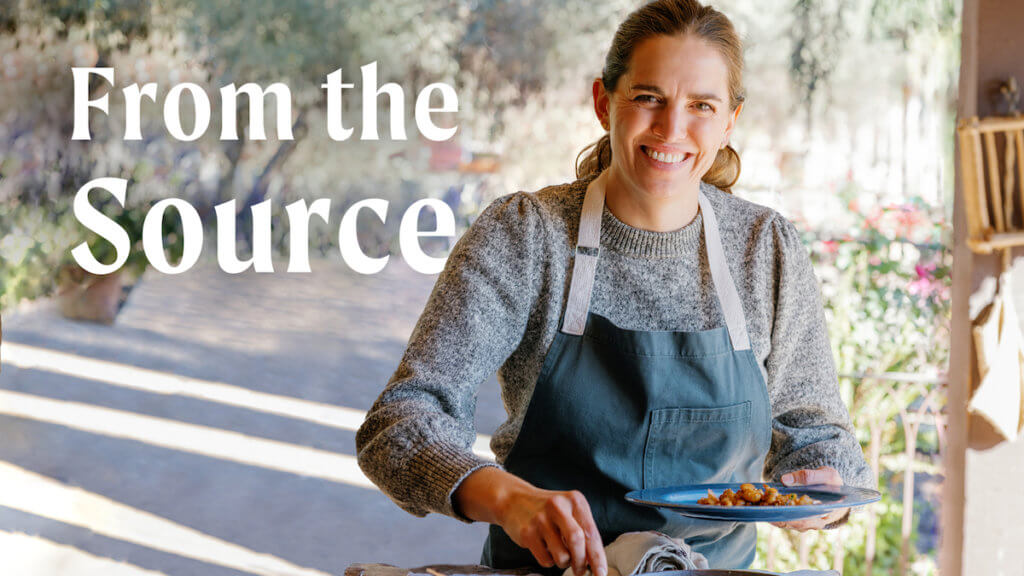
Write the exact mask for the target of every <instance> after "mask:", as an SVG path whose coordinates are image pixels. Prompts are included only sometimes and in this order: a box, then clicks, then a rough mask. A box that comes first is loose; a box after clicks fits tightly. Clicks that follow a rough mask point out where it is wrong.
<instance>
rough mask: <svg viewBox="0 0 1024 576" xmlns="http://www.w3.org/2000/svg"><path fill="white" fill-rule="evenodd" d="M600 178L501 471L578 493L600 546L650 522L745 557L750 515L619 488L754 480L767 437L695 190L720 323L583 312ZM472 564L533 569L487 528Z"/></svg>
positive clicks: (710, 549) (721, 266) (744, 341)
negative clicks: (690, 327)
mask: <svg viewBox="0 0 1024 576" xmlns="http://www.w3.org/2000/svg"><path fill="white" fill-rule="evenodd" d="M603 181H604V178H598V179H596V180H595V181H594V182H592V183H591V185H590V186H589V187H588V189H587V194H586V197H585V199H584V204H583V211H582V215H581V218H580V231H579V236H578V238H577V247H576V257H575V261H574V263H573V277H572V279H571V284H570V288H569V299H568V301H567V304H566V309H565V312H564V315H563V325H562V330H561V331H560V332H559V333H557V334H556V335H555V339H554V341H553V343H552V344H551V348H550V349H549V350H548V353H547V356H546V357H545V359H544V365H543V368H542V369H541V372H540V375H539V377H538V379H537V385H536V389H535V390H534V393H533V396H532V398H531V400H530V405H529V407H528V409H527V411H526V415H525V416H524V420H523V424H522V428H521V429H520V432H519V436H518V437H517V439H516V442H515V444H514V445H513V447H512V449H511V451H510V452H509V455H508V457H507V458H506V460H505V462H504V466H505V469H506V470H508V471H509V472H510V473H512V474H515V475H516V476H519V477H521V478H523V479H525V480H527V481H528V482H530V483H532V484H534V485H535V486H538V487H540V488H544V489H548V490H579V491H580V492H582V493H583V494H584V496H586V498H587V502H588V503H589V504H590V509H591V512H592V513H593V516H594V521H595V522H596V524H597V527H598V529H599V530H600V532H601V540H602V541H603V542H604V544H605V545H607V544H609V543H611V542H612V541H613V540H614V539H615V538H617V537H618V536H619V535H620V534H623V533H625V532H632V531H639V530H658V531H660V532H663V533H665V534H668V535H670V536H672V537H675V538H683V539H685V540H686V542H687V543H689V544H690V545H691V546H693V548H694V549H695V550H696V551H697V552H700V553H701V554H703V555H704V556H706V557H707V559H708V562H709V563H710V565H711V567H712V568H746V567H747V566H749V565H750V563H751V562H752V561H753V559H754V544H755V536H756V531H755V528H754V524H752V523H731V522H714V521H708V520H695V519H689V518H684V517H682V516H680V515H678V514H673V513H670V512H662V511H660V510H657V509H653V508H647V507H643V506H637V505H635V504H630V503H629V502H626V500H625V499H624V498H623V496H624V495H625V494H626V492H629V491H630V490H636V489H639V488H657V487H663V486H671V485H679V484H696V483H705V482H741V481H742V482H747V481H750V482H755V481H758V480H760V479H761V473H762V469H763V467H764V459H765V456H766V455H767V453H768V447H769V444H770V440H771V408H770V405H769V401H768V393H767V390H766V388H765V383H764V377H763V375H762V372H761V369H760V368H759V367H758V365H757V360H756V358H755V356H754V354H753V352H752V351H751V349H750V342H749V337H748V334H747V328H746V322H745V320H744V316H743V309H742V306H741V304H740V299H739V295H738V293H737V291H736V287H735V284H734V283H733V280H732V276H731V275H730V274H729V270H728V267H727V266H726V263H725V256H724V251H723V250H722V243H721V239H720V237H719V234H718V224H717V220H716V218H715V215H714V212H713V211H712V207H711V204H710V203H709V202H708V200H707V198H706V197H705V196H704V193H703V192H701V193H700V197H699V205H700V210H701V213H702V215H703V223H704V238H705V245H706V246H707V256H708V263H709V265H710V268H711V277H712V281H713V283H714V285H715V292H716V294H717V296H718V300H719V303H720V305H721V306H722V310H723V313H724V316H725V318H726V326H724V327H721V328H716V329H713V330H706V331H702V332H676V331H661V332H646V331H639V330H627V329H624V328H619V327H618V326H616V325H614V324H613V323H612V322H611V321H609V320H608V319H607V318H604V317H602V316H599V315H597V314H594V313H591V312H589V303H590V293H591V289H592V288H593V282H594V274H595V272H596V269H597V259H598V255H599V248H598V247H599V242H600V237H601V234H600V227H601V214H602V211H603V207H604V184H603ZM482 562H483V564H485V565H487V566H492V567H495V568H516V567H524V566H530V567H533V568H534V569H535V570H538V571H542V572H546V573H548V574H552V573H561V570H560V569H548V570H543V569H541V568H540V567H538V566H537V563H536V560H535V559H534V558H533V555H532V554H531V553H530V551H529V550H527V549H524V548H521V547H519V546H518V545H516V544H515V543H514V542H512V540H511V539H510V538H509V537H508V535H507V534H506V533H505V531H504V530H503V529H502V528H501V527H499V526H496V525H491V527H490V533H489V535H488V538H487V541H486V543H485V544H484V552H483V558H482Z"/></svg>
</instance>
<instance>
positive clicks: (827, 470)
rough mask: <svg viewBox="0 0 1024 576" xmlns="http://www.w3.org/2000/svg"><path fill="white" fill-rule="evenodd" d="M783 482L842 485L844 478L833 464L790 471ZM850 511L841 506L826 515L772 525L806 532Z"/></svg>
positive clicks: (819, 527)
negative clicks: (812, 468)
mask: <svg viewBox="0 0 1024 576" xmlns="http://www.w3.org/2000/svg"><path fill="white" fill-rule="evenodd" d="M782 483H783V484H785V485H786V486H810V485H812V484H829V485H832V486H842V485H843V479H842V477H841V476H839V472H838V471H836V469H835V468H832V467H831V466H822V467H821V468H816V469H814V470H797V471H796V472H790V473H788V474H783V475H782ZM849 511H850V509H849V508H839V509H836V510H832V511H830V512H829V513H828V514H825V515H824V516H817V517H813V518H803V519H801V520H793V521H792V522H772V526H778V527H779V528H789V529H790V530H799V531H800V532H805V531H807V530H820V529H822V528H824V527H825V526H828V525H829V524H831V523H833V522H835V521H836V520H839V519H841V518H842V517H843V516H845V515H846V514H847V513H848V512H849Z"/></svg>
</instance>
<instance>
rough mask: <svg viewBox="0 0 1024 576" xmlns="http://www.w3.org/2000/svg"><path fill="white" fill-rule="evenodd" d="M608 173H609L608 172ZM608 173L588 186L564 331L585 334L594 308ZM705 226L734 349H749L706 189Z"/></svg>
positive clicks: (700, 202)
mask: <svg viewBox="0 0 1024 576" xmlns="http://www.w3.org/2000/svg"><path fill="white" fill-rule="evenodd" d="M605 174H606V173H605ZM605 174H601V175H600V176H598V177H597V178H595V179H594V181H592V182H591V183H590V185H589V186H587V194H586V196H585V197H584V199H583V210H582V211H581V213H580V225H579V233H578V236H577V239H576V254H575V258H574V259H573V268H572V279H571V281H570V284H569V299H568V302H566V307H565V316H564V319H563V322H562V332H565V333H566V334H574V335H576V336H579V335H582V334H583V330H584V328H585V327H586V325H587V313H588V311H589V310H590V295H591V292H593V289H594V277H595V276H596V274H597V260H598V257H599V256H600V253H601V217H602V215H603V212H604V197H605ZM697 202H698V205H699V206H700V211H701V214H702V215H703V219H702V220H703V225H704V246H705V247H706V248H707V257H708V266H709V267H710V269H711V282H712V284H714V288H715V294H716V295H717V296H718V302H719V305H721V307H722V313H723V315H724V316H725V325H726V328H727V329H728V331H729V339H730V340H731V341H732V347H733V349H734V350H749V349H750V337H749V335H748V334H747V322H746V319H745V317H744V315H743V305H742V303H741V301H740V296H739V292H737V291H736V284H735V283H733V279H732V274H730V273H729V266H728V264H726V261H725V250H724V249H723V248H722V238H721V236H719V233H718V219H717V218H716V217H715V212H714V209H713V208H712V207H711V202H709V201H708V199H707V197H706V196H705V195H704V192H703V191H701V192H700V193H699V194H698V197H697Z"/></svg>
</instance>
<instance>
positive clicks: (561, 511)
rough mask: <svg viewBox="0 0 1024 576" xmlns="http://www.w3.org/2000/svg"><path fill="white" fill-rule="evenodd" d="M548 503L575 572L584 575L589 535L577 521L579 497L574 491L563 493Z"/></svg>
mask: <svg viewBox="0 0 1024 576" xmlns="http://www.w3.org/2000/svg"><path fill="white" fill-rule="evenodd" d="M580 496H582V494H581V495H580ZM584 503H586V500H584ZM548 505H549V508H550V511H551V517H552V519H553V520H554V522H555V525H556V527H557V529H558V532H559V533H560V534H561V541H562V543H564V544H565V549H567V550H568V553H569V555H570V556H571V559H570V561H571V562H572V569H573V572H575V573H576V574H578V575H582V574H583V572H584V571H585V570H586V568H587V536H586V534H585V533H584V532H583V528H581V527H580V525H579V523H578V522H577V521H576V516H575V510H574V509H575V508H576V506H577V505H578V497H576V496H574V495H573V494H572V493H567V494H562V495H559V497H557V498H552V499H551V500H549V501H548ZM562 567H563V568H564V567H565V566H562Z"/></svg>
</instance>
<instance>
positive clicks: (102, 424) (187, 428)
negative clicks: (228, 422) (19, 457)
mask: <svg viewBox="0 0 1024 576" xmlns="http://www.w3.org/2000/svg"><path fill="white" fill-rule="evenodd" d="M0 414H5V415H8V416H15V417H18V418H27V419H30V420H36V421H39V422H47V423H50V424H57V425H60V426H67V427H68V428H74V429H75V430H82V431H84V432H91V433H93V434H102V435H104V436H111V437H114V438H124V439H127V440H135V441H137V442H143V443H146V444H149V445H152V446H160V447H163V448H170V449H172V450H180V451H183V452H190V453H193V454H201V455H203V456H208V457H211V458H218V459H221V460H229V461H231V462H238V463H240V464H247V465H250V466H258V467H260V468H267V469H270V470H278V471H280V472H289V473H292V474H298V475H299V476H309V477H313V478H320V479H322V480H328V481H330V482H338V483H341V484H347V485H350V486H357V487H360V488H368V489H371V490H375V489H376V487H375V486H374V485H373V484H372V483H371V482H370V481H369V480H368V479H367V478H366V476H364V475H363V473H362V471H360V470H359V466H358V465H357V464H356V459H355V457H354V456H349V455H346V454H335V453H333V452H327V451H325V450H318V449H316V448H308V447H306V446H296V445H294V444H287V443H284V442H278V441H276V440H267V439H264V438H256V437H254V436H247V435H245V434H240V433H238V432H231V431H228V430H220V429H217V428H210V427H208V426H199V425H196V424H184V423H182V422H176V421H174V420H167V419H164V418H155V417H153V416H141V415H139V414H133V413H131V412H124V411H121V410H112V409H110V408H101V407H98V406H91V405H89V404H81V403H78V402H67V401H63V400H53V399H49V398H41V397H38V396H33V395H31V394H23V393H21V392H13V391H10V390H0Z"/></svg>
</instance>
